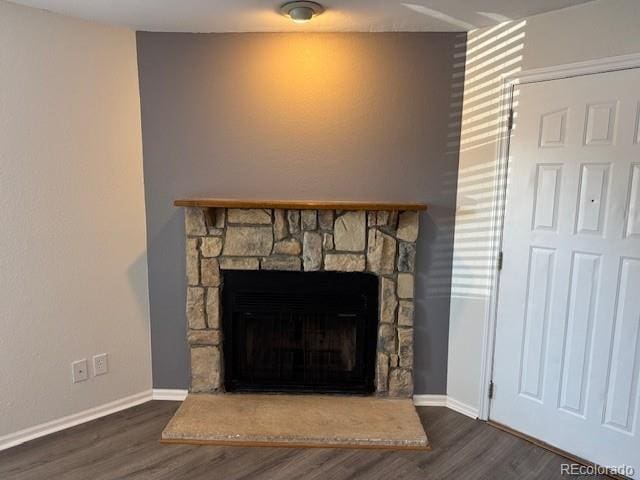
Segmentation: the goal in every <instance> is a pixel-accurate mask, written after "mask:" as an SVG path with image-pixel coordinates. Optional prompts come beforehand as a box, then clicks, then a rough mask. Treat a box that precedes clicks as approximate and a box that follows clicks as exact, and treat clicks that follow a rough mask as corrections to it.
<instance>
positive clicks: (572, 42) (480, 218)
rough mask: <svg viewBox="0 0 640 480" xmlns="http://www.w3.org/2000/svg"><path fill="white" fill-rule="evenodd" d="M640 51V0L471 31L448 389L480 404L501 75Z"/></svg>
mask: <svg viewBox="0 0 640 480" xmlns="http://www.w3.org/2000/svg"><path fill="white" fill-rule="evenodd" d="M638 52H640V1H638V0H600V1H596V2H592V3H587V4H583V5H580V6H576V7H572V8H567V9H564V10H559V11H556V12H551V13H547V14H542V15H536V16H533V17H529V18H527V19H525V20H524V21H515V22H511V23H507V24H503V25H501V26H499V27H492V28H485V29H481V30H477V31H474V32H471V33H470V34H469V37H468V46H467V65H466V73H465V98H464V106H463V120H462V122H463V123H462V139H461V154H460V167H459V178H458V210H457V218H456V240H455V252H454V273H453V285H454V287H453V292H452V298H451V317H450V327H449V328H450V330H449V365H448V373H447V394H448V395H449V396H450V397H453V398H454V399H455V400H457V401H460V402H462V403H464V404H466V405H469V406H471V407H473V408H477V407H478V405H479V399H480V397H479V395H480V393H479V389H480V368H481V361H482V346H483V341H484V340H483V327H484V320H485V313H486V307H487V302H488V295H489V292H488V281H489V276H490V274H491V271H492V263H491V259H490V258H489V254H490V251H489V248H488V245H489V241H490V235H489V231H488V230H489V219H490V216H491V214H492V212H493V211H494V210H495V208H496V207H495V205H492V204H491V202H490V198H491V189H492V186H493V185H492V182H493V181H494V180H495V177H494V169H495V161H496V158H497V142H496V139H497V135H496V134H497V131H496V128H497V122H498V115H497V108H498V102H499V87H500V76H501V75H503V74H508V75H510V76H514V75H517V72H518V71H522V70H530V69H533V68H541V67H547V66H552V65H561V64H566V63H573V62H579V61H585V60H591V59H597V58H603V57H608V56H616V55H624V54H629V53H638Z"/></svg>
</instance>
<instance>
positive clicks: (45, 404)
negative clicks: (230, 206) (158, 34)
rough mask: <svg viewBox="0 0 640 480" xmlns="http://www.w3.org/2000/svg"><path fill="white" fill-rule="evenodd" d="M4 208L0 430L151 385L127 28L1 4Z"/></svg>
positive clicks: (134, 87) (131, 38) (0, 183)
mask: <svg viewBox="0 0 640 480" xmlns="http://www.w3.org/2000/svg"><path fill="white" fill-rule="evenodd" d="M0 208H1V218H2V220H1V221H0V437H2V436H3V435H6V434H8V433H10V432H16V431H18V430H21V429H25V428H27V427H31V426H33V425H37V424H41V423H43V422H47V421H50V420H53V419H58V418H60V417H63V416H66V415H69V414H72V413H76V412H79V411H82V410H85V409H89V408H92V407H95V406H98V405H101V404H105V403H107V402H110V401H113V400H115V399H120V398H122V397H126V396H129V395H132V394H135V393H138V392H141V391H143V390H148V389H150V388H151V363H150V352H149V313H148V295H147V266H146V259H145V217H144V215H145V214H144V196H143V181H142V149H141V133H140V103H139V94H138V77H137V63H136V43H135V35H134V33H133V32H131V31H128V30H124V29H119V28H112V27H105V26H101V25H98V24H95V23H90V22H85V21H80V20H73V19H69V18H65V17H61V16H58V15H54V14H50V13H47V12H44V11H40V10H34V9H30V8H26V7H21V6H16V5H14V4H10V3H6V2H3V1H0ZM101 352H107V353H108V354H109V359H110V369H111V372H110V373H109V374H108V375H104V376H100V377H93V376H92V377H91V378H90V379H89V380H88V381H86V382H83V383H79V384H72V383H71V369H70V363H71V361H72V360H76V359H80V358H88V359H90V358H91V356H92V355H93V354H96V353H101Z"/></svg>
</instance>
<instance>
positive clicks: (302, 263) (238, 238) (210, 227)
mask: <svg viewBox="0 0 640 480" xmlns="http://www.w3.org/2000/svg"><path fill="white" fill-rule="evenodd" d="M229 202H230V201H215V200H206V201H197V200H182V201H176V202H175V204H176V205H177V206H185V207H186V208H185V212H184V213H185V233H186V273H187V284H188V285H187V295H186V296H187V301H186V316H187V324H188V325H187V326H188V330H187V339H188V343H189V347H190V357H191V385H190V391H191V392H193V393H201V392H208V393H213V392H222V391H225V390H226V388H225V382H227V381H228V382H230V383H229V390H233V389H234V388H237V384H232V383H231V382H232V378H231V377H229V376H227V375H226V374H225V371H224V366H225V364H228V362H227V361H226V360H227V359H225V357H224V355H225V351H226V349H227V348H228V349H229V351H230V352H231V350H232V344H231V343H227V342H228V341H231V339H230V338H229V339H227V338H226V336H223V332H224V331H225V329H223V328H222V327H223V325H222V324H223V317H224V315H225V313H227V312H225V294H224V293H225V290H224V288H225V278H226V277H225V275H226V272H233V271H248V272H251V271H253V272H258V271H269V272H278V271H280V272H307V273H309V272H336V273H334V274H337V273H338V272H344V273H349V274H353V273H356V272H363V273H369V275H370V276H374V278H375V280H377V282H375V283H376V284H377V285H376V288H377V290H378V295H377V296H378V302H377V303H378V307H377V309H378V311H377V325H375V326H374V331H375V339H374V341H373V343H374V344H375V361H374V364H375V368H374V371H373V372H372V375H373V385H372V387H373V388H371V389H367V388H364V389H363V391H362V393H366V392H369V391H371V390H373V392H374V393H375V394H377V395H379V396H390V397H409V396H411V395H412V393H413V314H414V273H415V255H416V240H417V237H418V229H419V226H418V224H419V210H424V209H425V208H426V207H425V206H424V205H422V204H402V205H401V204H397V205H393V204H366V205H365V204H357V203H352V204H349V203H345V204H340V205H338V204H315V203H311V202H300V203H299V204H297V203H284V202H277V201H274V202H263V203H262V204H260V205H259V206H263V207H264V208H231V207H232V206H233V205H234V203H233V202H231V203H229ZM218 205H220V206H218ZM237 205H239V206H248V205H246V202H244V203H243V202H237ZM250 206H252V207H253V206H254V205H253V204H250ZM269 207H283V208H269ZM290 207H294V208H290ZM295 207H297V208H295ZM232 275H233V274H232V273H229V277H230V281H231V276H232ZM283 278H284V277H283ZM274 281H277V280H274ZM347 322H348V320H347ZM374 323H376V322H375V321H374ZM339 327H340V326H339V324H337V323H335V322H333V326H332V327H331V328H339ZM260 328H264V326H262V327H260ZM262 334H264V331H263V332H262ZM337 383H339V382H337ZM337 383H336V385H337ZM324 387H325V388H316V389H315V390H314V391H336V390H337V389H336V388H334V389H333V390H332V389H331V388H329V387H327V386H326V385H325V386H324ZM334 387H335V385H334ZM303 390H304V389H303ZM352 393H355V392H352Z"/></svg>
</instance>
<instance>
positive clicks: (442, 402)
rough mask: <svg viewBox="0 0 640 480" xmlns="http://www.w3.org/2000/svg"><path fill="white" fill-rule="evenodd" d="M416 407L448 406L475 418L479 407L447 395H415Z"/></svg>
mask: <svg viewBox="0 0 640 480" xmlns="http://www.w3.org/2000/svg"><path fill="white" fill-rule="evenodd" d="M413 404H414V405H415V406H416V407H447V408H450V409H451V410H453V411H454V412H458V413H461V414H462V415H466V416H467V417H471V418H473V419H475V418H478V409H477V408H476V407H472V406H471V405H467V404H466V403H464V402H461V401H459V400H456V399H455V398H452V397H449V396H447V395H414V396H413Z"/></svg>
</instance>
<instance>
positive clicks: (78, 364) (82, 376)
mask: <svg viewBox="0 0 640 480" xmlns="http://www.w3.org/2000/svg"><path fill="white" fill-rule="evenodd" d="M71 378H72V380H73V383H78V382H84V381H85V380H87V379H88V378H89V364H88V363H87V359H86V358H83V359H82V360H76V361H75V362H73V363H72V364H71Z"/></svg>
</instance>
